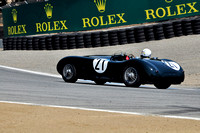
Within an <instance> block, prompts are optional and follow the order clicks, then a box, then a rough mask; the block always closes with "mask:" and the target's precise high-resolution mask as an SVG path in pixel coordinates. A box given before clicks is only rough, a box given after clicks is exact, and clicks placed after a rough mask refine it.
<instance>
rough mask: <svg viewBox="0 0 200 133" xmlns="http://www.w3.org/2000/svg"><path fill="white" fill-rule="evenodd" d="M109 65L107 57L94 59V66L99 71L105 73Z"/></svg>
mask: <svg viewBox="0 0 200 133" xmlns="http://www.w3.org/2000/svg"><path fill="white" fill-rule="evenodd" d="M107 67H108V60H106V59H94V60H93V68H94V70H95V71H96V72H97V73H104V72H105V71H106V69H107Z"/></svg>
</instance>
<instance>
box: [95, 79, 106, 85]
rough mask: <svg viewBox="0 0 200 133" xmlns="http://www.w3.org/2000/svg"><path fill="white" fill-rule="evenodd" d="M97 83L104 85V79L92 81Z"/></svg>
mask: <svg viewBox="0 0 200 133" xmlns="http://www.w3.org/2000/svg"><path fill="white" fill-rule="evenodd" d="M94 82H95V83H96V84H97V85H104V84H105V83H106V81H105V80H95V81H94Z"/></svg>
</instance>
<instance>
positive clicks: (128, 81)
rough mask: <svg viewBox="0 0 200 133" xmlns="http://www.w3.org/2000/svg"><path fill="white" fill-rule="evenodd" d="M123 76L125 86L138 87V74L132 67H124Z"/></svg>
mask: <svg viewBox="0 0 200 133" xmlns="http://www.w3.org/2000/svg"><path fill="white" fill-rule="evenodd" d="M123 77H124V78H123V79H124V84H125V85H126V86H132V87H139V86H140V85H141V84H140V80H139V74H138V72H137V70H136V69H135V68H134V67H128V68H126V69H125V71H124V76H123Z"/></svg>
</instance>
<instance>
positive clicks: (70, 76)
mask: <svg viewBox="0 0 200 133" xmlns="http://www.w3.org/2000/svg"><path fill="white" fill-rule="evenodd" d="M62 78H63V80H64V81H65V82H70V83H75V82H76V81H77V72H76V68H75V67H74V65H73V64H66V65H65V66H64V67H63V71H62Z"/></svg>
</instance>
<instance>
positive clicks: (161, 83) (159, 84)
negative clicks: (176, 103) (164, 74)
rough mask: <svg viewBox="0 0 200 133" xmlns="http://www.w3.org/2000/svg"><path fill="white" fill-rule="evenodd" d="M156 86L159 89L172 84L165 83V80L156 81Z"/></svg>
mask: <svg viewBox="0 0 200 133" xmlns="http://www.w3.org/2000/svg"><path fill="white" fill-rule="evenodd" d="M154 86H155V87H156V88H157V89H167V88H169V87H170V86H171V84H170V83H167V82H166V83H165V82H158V83H154Z"/></svg>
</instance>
